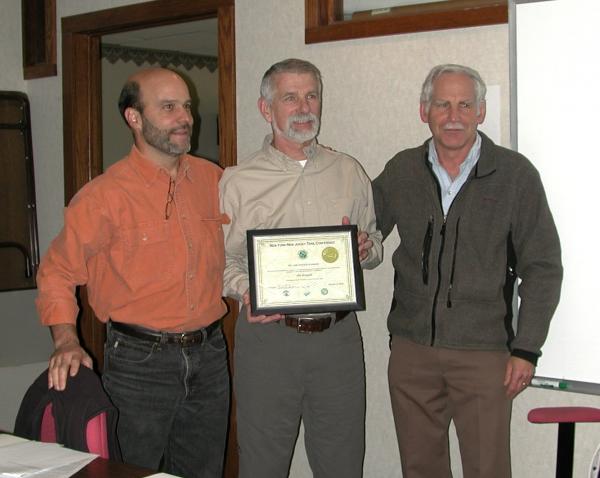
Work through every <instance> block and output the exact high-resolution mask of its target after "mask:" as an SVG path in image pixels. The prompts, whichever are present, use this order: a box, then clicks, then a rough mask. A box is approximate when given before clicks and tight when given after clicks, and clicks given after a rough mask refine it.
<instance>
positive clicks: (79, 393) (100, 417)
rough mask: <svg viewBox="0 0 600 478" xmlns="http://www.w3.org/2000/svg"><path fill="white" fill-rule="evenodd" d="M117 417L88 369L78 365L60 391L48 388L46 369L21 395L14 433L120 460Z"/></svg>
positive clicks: (98, 382) (95, 378)
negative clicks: (72, 375)
mask: <svg viewBox="0 0 600 478" xmlns="http://www.w3.org/2000/svg"><path fill="white" fill-rule="evenodd" d="M117 416H118V412H117V409H116V408H115V407H114V405H113V404H112V402H111V401H110V399H109V397H108V395H107V394H106V392H105V391H104V388H103V387H102V382H101V380H100V377H99V376H98V375H97V374H96V373H95V372H93V371H92V370H90V369H88V368H86V367H81V368H80V369H79V373H78V374H77V375H76V376H74V377H68V379H67V387H66V388H65V390H63V391H57V390H55V389H48V371H47V370H46V371H45V372H43V373H42V374H41V375H40V376H39V377H38V378H37V379H36V381H35V382H34V383H33V384H32V385H31V386H30V387H29V389H28V390H27V392H26V394H25V397H23V401H22V402H21V407H20V408H19V413H18V414H17V419H16V421H15V430H14V433H15V435H17V436H21V437H23V438H28V439H30V440H40V441H45V442H52V443H61V444H63V445H65V446H67V447H69V448H72V449H75V450H80V451H85V452H90V453H94V454H97V455H100V456H102V457H103V458H107V459H110V460H113V461H122V457H121V452H120V449H119V445H118V440H117V434H116V424H117Z"/></svg>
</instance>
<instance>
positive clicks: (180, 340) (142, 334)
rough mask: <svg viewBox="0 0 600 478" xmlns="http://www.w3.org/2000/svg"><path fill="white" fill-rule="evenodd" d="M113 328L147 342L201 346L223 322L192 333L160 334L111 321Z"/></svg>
mask: <svg viewBox="0 0 600 478" xmlns="http://www.w3.org/2000/svg"><path fill="white" fill-rule="evenodd" d="M110 325H111V327H112V328H113V329H114V330H116V331H117V332H120V333H122V334H125V335H129V336H130V337H135V338H136V339H142V340H147V341H149V342H155V343H161V344H179V345H191V344H199V343H201V342H202V341H203V340H204V339H205V338H207V337H209V336H210V335H211V334H212V333H213V332H215V331H216V330H218V329H219V328H220V327H221V321H220V320H217V321H216V322H213V323H212V324H210V325H209V326H207V327H204V328H202V329H198V330H193V331H191V332H181V333H176V332H160V331H158V330H151V329H147V328H145V327H140V326H139V325H133V324H124V323H123V322H113V321H112V320H111V321H110Z"/></svg>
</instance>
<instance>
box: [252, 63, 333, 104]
mask: <svg viewBox="0 0 600 478" xmlns="http://www.w3.org/2000/svg"><path fill="white" fill-rule="evenodd" d="M280 73H298V74H303V73H310V74H311V75H313V77H314V78H315V80H317V84H318V89H319V90H318V93H319V95H320V94H321V90H322V88H323V85H322V81H321V72H320V71H319V69H318V68H317V67H316V66H315V65H313V64H312V63H310V62H308V61H306V60H299V59H297V58H288V59H287V60H282V61H280V62H277V63H275V64H274V65H272V66H271V67H270V68H269V69H268V70H267V71H266V72H265V74H264V75H263V78H262V81H261V83H260V96H261V98H263V99H264V100H265V101H266V102H267V103H269V104H271V102H272V101H273V95H274V94H275V91H274V90H275V86H274V84H273V83H274V82H273V79H274V78H275V76H276V75H278V74H280Z"/></svg>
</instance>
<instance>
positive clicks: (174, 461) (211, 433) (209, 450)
mask: <svg viewBox="0 0 600 478" xmlns="http://www.w3.org/2000/svg"><path fill="white" fill-rule="evenodd" d="M102 380H103V383H104V387H105V388H106V391H107V393H108V394H109V396H110V398H111V399H112V401H113V403H114V405H115V406H116V407H117V409H118V410H119V423H118V427H117V435H118V438H119V443H120V445H121V451H122V454H123V460H124V461H125V463H130V464H135V465H139V466H144V467H147V468H151V469H153V470H157V471H158V470H159V469H160V471H164V472H166V473H171V474H174V475H177V476H181V477H185V478H191V477H198V478H220V477H221V476H222V472H223V462H224V457H225V442H226V435H227V420H228V414H229V375H228V370H227V352H226V346H225V340H224V338H223V334H222V332H221V329H220V328H219V329H217V330H215V331H214V332H213V333H212V334H210V335H209V336H208V337H207V338H206V340H203V341H202V342H201V343H200V344H192V345H185V346H182V345H179V344H162V343H151V342H149V341H146V340H142V339H138V338H134V337H131V336H129V335H125V334H122V333H120V332H117V331H116V330H114V329H113V328H112V327H111V325H110V323H109V324H108V325H107V338H106V344H105V349H104V373H103V376H102Z"/></svg>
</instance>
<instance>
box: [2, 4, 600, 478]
mask: <svg viewBox="0 0 600 478" xmlns="http://www.w3.org/2000/svg"><path fill="white" fill-rule="evenodd" d="M20 3H21V2H20V1H19V0H5V1H4V2H3V15H2V17H0V27H1V28H0V42H1V43H2V45H3V46H2V49H3V57H2V61H3V63H2V65H3V68H2V69H0V89H4V90H9V89H17V90H20V91H25V92H26V93H27V94H28V95H29V98H30V101H31V111H32V122H33V146H34V158H35V168H36V189H37V200H38V221H39V226H40V249H41V251H42V252H44V251H45V250H46V248H47V247H48V244H49V242H50V240H51V239H52V237H54V235H56V234H57V233H58V231H59V229H60V227H61V225H62V206H63V143H62V84H61V81H62V78H61V76H60V72H61V62H60V51H61V50H60V29H59V34H58V38H59V47H58V55H59V61H58V69H59V76H57V77H51V78H45V79H37V80H31V81H23V79H22V67H21V46H20V45H21V41H20V38H21V35H20V24H21V18H20ZM129 3H139V2H137V1H126V0H123V1H109V0H61V1H60V2H57V10H58V11H57V17H58V18H59V20H58V24H59V26H60V18H61V17H63V16H69V15H74V14H78V13H84V12H88V11H92V10H99V9H104V8H110V7H115V6H120V5H124V4H129ZM265 25H268V28H265V27H264V26H265ZM303 35H304V2H303V0H285V1H283V0H255V1H253V2H249V1H246V0H238V1H237V2H236V44H237V46H236V47H237V62H236V63H237V88H238V92H237V95H238V96H237V115H238V149H239V152H240V157H244V156H246V155H248V154H249V153H250V152H252V151H254V150H255V149H257V148H258V147H259V145H260V144H261V141H262V137H263V135H264V134H265V133H266V132H267V131H268V128H267V126H266V125H265V124H264V122H263V120H262V119H261V117H260V116H259V114H258V112H257V110H256V98H257V96H258V84H259V81H260V77H261V76H262V73H263V72H264V70H265V69H266V68H267V67H268V66H270V65H271V64H272V63H273V62H275V61H278V60H280V59H283V58H285V57H290V56H298V57H302V58H306V59H308V60H311V61H314V62H315V64H317V65H318V66H319V67H320V68H321V70H322V71H323V76H324V83H325V91H324V112H323V129H322V134H321V137H320V139H321V142H322V143H324V144H328V145H330V146H332V147H334V148H336V149H339V150H343V151H346V152H348V153H350V154H352V155H354V156H355V157H357V158H358V159H359V160H360V161H361V162H362V163H363V164H364V166H365V169H366V170H367V172H368V173H369V174H370V175H371V177H375V176H376V175H377V174H378V173H379V172H380V171H381V170H382V168H383V165H384V163H385V162H386V161H387V160H388V159H389V158H390V157H391V156H392V155H393V154H394V153H395V152H396V151H398V150H401V149H404V148H406V147H409V146H413V145H415V144H417V143H420V142H421V141H423V140H424V139H425V138H426V137H427V135H428V132H427V128H426V127H425V126H424V125H421V124H420V123H419V119H418V94H419V88H420V84H421V82H422V80H423V78H424V77H425V74H426V73H427V71H428V70H429V68H430V67H431V66H432V65H433V64H436V63H440V62H446V61H457V62H462V63H466V64H469V65H471V66H474V67H475V68H477V69H479V70H480V72H481V73H482V75H483V77H484V78H485V79H486V81H487V82H488V84H490V85H499V87H500V89H501V95H502V98H503V104H504V108H503V112H502V118H503V119H502V143H503V144H505V145H508V144H509V138H508V111H507V108H508V32H507V27H506V26H493V27H485V28H471V29H465V30H451V31H444V32H432V33H420V34H411V35H396V36H390V37H381V38H373V39H363V40H355V41H344V42H335V43H323V44H317V45H305V44H304V36H303ZM393 248H394V241H393V240H392V241H390V240H388V242H387V243H386V251H387V253H386V264H385V265H383V266H380V267H379V268H378V269H376V270H375V271H368V272H367V273H366V277H365V280H366V289H367V301H368V312H366V313H363V314H361V318H360V322H361V326H362V330H363V338H364V343H365V353H366V367H367V400H368V410H367V457H366V460H365V478H387V477H399V476H401V474H400V469H399V468H400V467H399V461H398V453H397V451H396V439H395V436H394V431H393V425H392V415H391V411H390V407H389V400H388V395H387V379H386V376H385V374H386V367H387V358H388V348H387V342H388V336H387V330H386V326H385V317H386V314H387V310H388V307H389V300H390V296H391V281H392V269H391V266H390V265H389V256H390V251H391V250H393ZM34 296H35V292H32V291H29V292H17V293H0V310H2V311H3V313H2V321H3V325H4V326H5V327H4V331H3V333H2V338H0V354H1V355H0V383H2V392H0V409H1V410H2V413H1V414H0V428H5V429H7V428H8V429H12V424H13V421H14V416H15V415H16V410H17V407H18V403H19V401H20V400H19V399H18V398H17V395H16V394H15V393H14V392H12V391H15V390H18V389H22V390H24V387H25V384H28V383H30V382H32V381H33V379H34V378H35V377H36V376H37V374H38V373H39V370H41V368H43V366H44V363H43V362H44V361H45V360H46V358H47V356H48V354H49V350H50V344H49V340H48V339H47V332H46V331H45V330H43V329H42V328H41V327H37V326H36V324H37V317H36V316H35V312H34V309H33V305H32V301H33V297H34ZM34 330H37V331H38V332H39V334H40V335H39V337H36V336H34V335H35V334H34ZM5 347H8V349H9V350H12V352H11V354H10V355H9V356H5V355H4V354H5V350H6V348H5ZM17 348H18V349H19V351H18V353H17V352H16V349H17ZM22 355H26V357H23V356H22ZM15 357H16V358H15ZM15 362H16V363H15ZM27 363H31V364H32V365H31V366H21V364H27ZM40 367H41V368H40ZM28 375H29V380H26V379H25V378H26V377H27V376H28ZM6 390H11V392H8V393H7V392H6ZM545 405H587V406H596V407H600V398H599V397H594V396H584V395H577V394H570V393H566V392H553V391H547V390H533V389H532V390H527V391H525V392H524V393H523V394H522V395H521V396H520V397H518V398H517V400H516V401H515V404H514V410H513V442H512V449H513V462H514V467H513V468H514V473H513V476H514V477H515V478H530V477H533V476H536V477H538V476H553V469H554V456H555V448H556V427H555V426H553V425H531V424H528V423H527V421H526V414H527V411H528V410H529V409H531V408H534V407H537V406H545ZM577 429H578V431H577V442H576V445H575V449H576V451H575V453H576V460H575V473H574V476H584V475H585V473H586V472H587V466H588V464H589V461H590V460H591V455H592V453H593V451H594V449H595V447H596V445H597V444H598V443H599V442H600V424H583V425H578V427H577ZM454 455H456V454H454ZM455 458H456V456H455ZM455 461H456V460H455ZM291 476H292V477H293V478H303V477H309V476H311V474H310V472H309V469H308V465H307V462H306V459H305V455H304V451H303V445H302V443H301V441H300V442H299V445H298V453H297V455H296V457H295V458H294V461H293V465H292V474H291ZM460 476H461V474H460V473H456V474H455V477H457V478H458V477H460Z"/></svg>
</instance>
